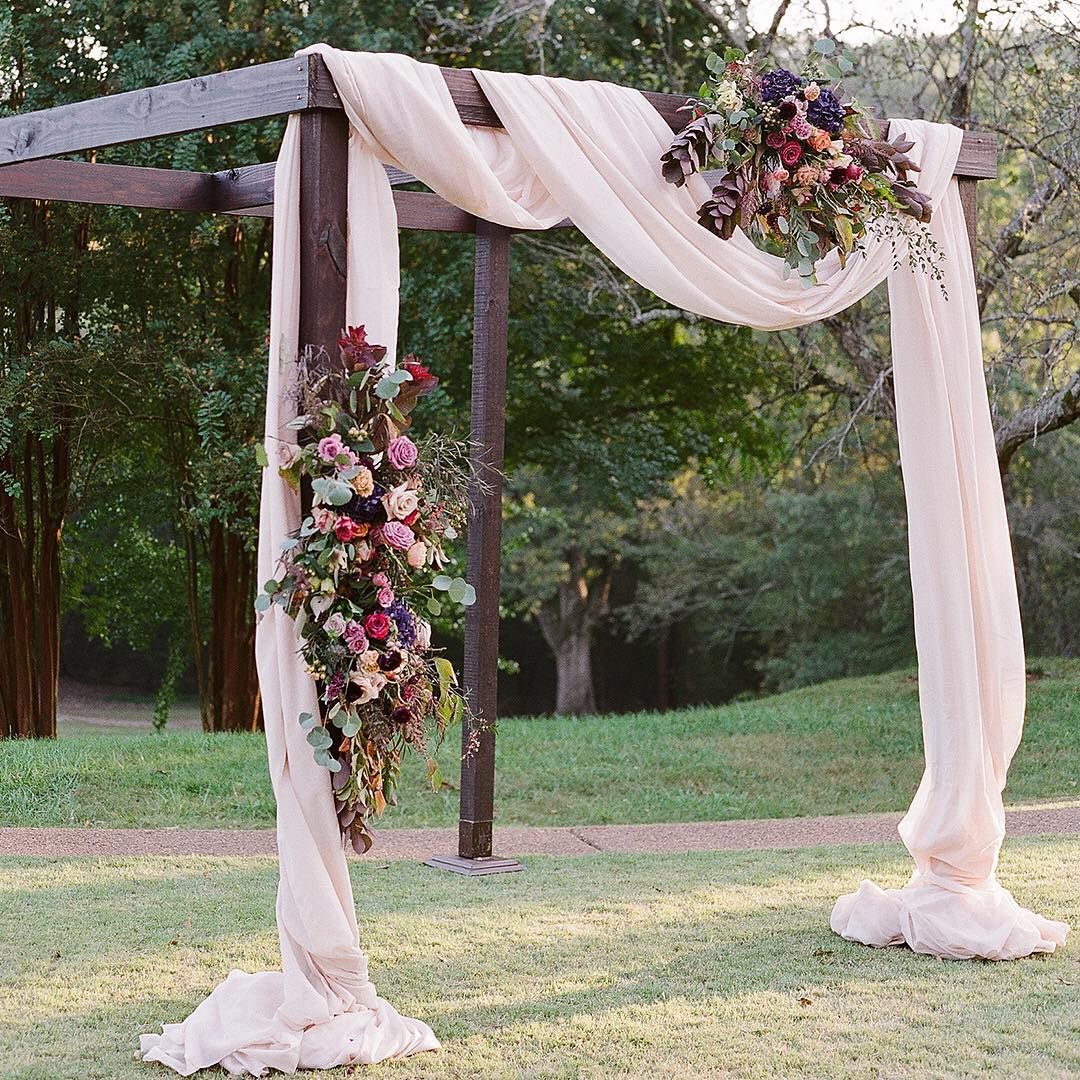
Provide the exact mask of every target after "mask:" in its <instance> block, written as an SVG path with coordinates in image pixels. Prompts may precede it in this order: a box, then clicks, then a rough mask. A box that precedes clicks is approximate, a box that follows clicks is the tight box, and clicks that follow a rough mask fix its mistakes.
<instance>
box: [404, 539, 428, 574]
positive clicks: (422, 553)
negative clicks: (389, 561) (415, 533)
mask: <svg viewBox="0 0 1080 1080" xmlns="http://www.w3.org/2000/svg"><path fill="white" fill-rule="evenodd" d="M405 560H406V561H407V562H408V564H409V565H410V566H411V567H412V568H413V569H414V570H419V569H420V567H422V566H423V565H424V564H425V563H426V562H427V544H425V543H424V542H423V540H417V541H416V543H415V544H413V546H412V547H411V548H409V550H408V552H407V553H406V555H405Z"/></svg>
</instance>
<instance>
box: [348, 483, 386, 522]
mask: <svg viewBox="0 0 1080 1080" xmlns="http://www.w3.org/2000/svg"><path fill="white" fill-rule="evenodd" d="M385 494H386V488H384V487H383V486H382V485H381V484H376V485H375V487H374V489H373V490H372V492H371V494H370V495H355V496H353V498H352V500H351V501H350V502H349V503H348V504H347V505H346V506H344V507H343V508H342V512H343V513H345V514H348V515H349V517H351V518H352V519H353V521H362V522H365V523H366V524H368V525H374V524H377V523H378V522H380V521H385V520H386V510H385V508H384V507H383V504H382V497H383V496H384V495H385Z"/></svg>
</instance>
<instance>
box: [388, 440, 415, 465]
mask: <svg viewBox="0 0 1080 1080" xmlns="http://www.w3.org/2000/svg"><path fill="white" fill-rule="evenodd" d="M386 456H387V458H388V459H389V461H390V464H391V465H393V466H394V468H395V469H411V468H412V467H413V466H414V465H415V464H416V443H414V442H413V441H412V439H410V438H409V437H408V436H406V435H399V436H398V437H397V438H396V439H391V440H390V445H389V446H388V447H387V448H386Z"/></svg>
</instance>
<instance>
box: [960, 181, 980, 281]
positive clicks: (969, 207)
mask: <svg viewBox="0 0 1080 1080" xmlns="http://www.w3.org/2000/svg"><path fill="white" fill-rule="evenodd" d="M956 186H957V187H958V188H959V189H960V205H961V206H963V208H964V220H965V221H966V222H967V233H968V243H969V244H970V245H971V262H972V264H973V265H974V266H975V273H976V277H977V276H978V265H977V264H976V262H975V260H976V249H975V240H976V237H977V236H978V232H979V208H978V198H979V179H978V178H977V177H974V176H958V177H957V178H956Z"/></svg>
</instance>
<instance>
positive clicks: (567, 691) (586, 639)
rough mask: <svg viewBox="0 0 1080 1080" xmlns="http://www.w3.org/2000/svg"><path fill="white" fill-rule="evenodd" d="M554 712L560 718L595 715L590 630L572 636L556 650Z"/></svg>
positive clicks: (567, 637) (569, 635) (566, 638)
mask: <svg viewBox="0 0 1080 1080" xmlns="http://www.w3.org/2000/svg"><path fill="white" fill-rule="evenodd" d="M554 652H555V687H556V689H555V711H556V712H557V713H558V714H559V715H560V716H580V715H583V714H586V713H595V712H596V694H595V692H594V690H593V673H592V641H591V635H590V633H589V631H588V629H582V631H581V632H580V633H573V632H571V633H569V634H568V635H567V636H566V637H564V638H563V639H562V641H561V642H560V643H559V645H558V646H557V647H556V648H555V650H554Z"/></svg>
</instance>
